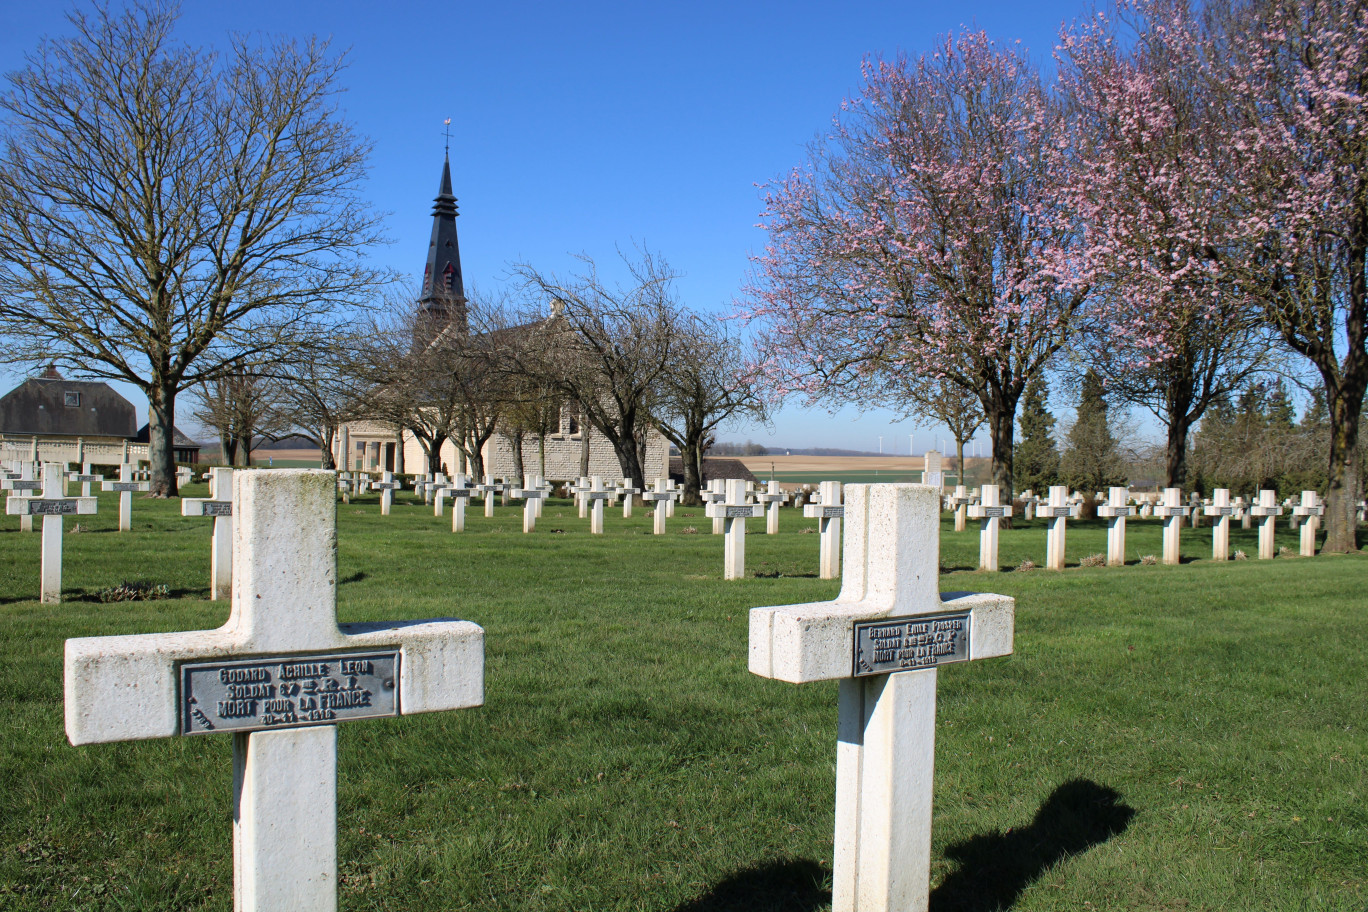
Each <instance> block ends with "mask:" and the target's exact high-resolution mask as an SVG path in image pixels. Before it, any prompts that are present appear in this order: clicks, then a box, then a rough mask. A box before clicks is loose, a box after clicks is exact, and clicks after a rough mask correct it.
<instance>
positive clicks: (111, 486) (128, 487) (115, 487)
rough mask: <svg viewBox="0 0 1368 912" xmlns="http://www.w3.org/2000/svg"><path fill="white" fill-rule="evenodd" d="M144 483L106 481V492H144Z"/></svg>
mask: <svg viewBox="0 0 1368 912" xmlns="http://www.w3.org/2000/svg"><path fill="white" fill-rule="evenodd" d="M146 483H147V482H144V481H106V482H105V488H104V489H105V490H106V491H146V490H147V489H146V488H145V487H143V485H145V484H146Z"/></svg>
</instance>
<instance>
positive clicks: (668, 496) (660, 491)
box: [586, 478, 675, 535]
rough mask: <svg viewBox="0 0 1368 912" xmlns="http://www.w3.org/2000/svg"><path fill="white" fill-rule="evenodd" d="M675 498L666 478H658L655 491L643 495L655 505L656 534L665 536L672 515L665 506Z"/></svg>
mask: <svg viewBox="0 0 1368 912" xmlns="http://www.w3.org/2000/svg"><path fill="white" fill-rule="evenodd" d="M586 490H587V489H586ZM674 497H675V494H674V492H673V491H670V490H669V489H668V488H667V482H666V480H665V479H664V478H657V479H656V480H655V490H654V491H647V492H646V493H644V494H642V495H641V499H642V500H644V501H646V502H647V503H654V504H655V516H654V517H652V518H653V519H654V521H655V522H654V524H653V527H652V531H653V532H654V534H656V535H664V534H665V520H666V519H668V518H669V515H670V514H669V511H668V510H667V509H666V508H665V505H666V504H667V503H670V502H672V501H673V500H674Z"/></svg>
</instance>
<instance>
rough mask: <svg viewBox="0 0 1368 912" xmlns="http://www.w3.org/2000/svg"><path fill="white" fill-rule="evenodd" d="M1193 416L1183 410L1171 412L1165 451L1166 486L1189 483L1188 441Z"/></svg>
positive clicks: (1172, 486)
mask: <svg viewBox="0 0 1368 912" xmlns="http://www.w3.org/2000/svg"><path fill="white" fill-rule="evenodd" d="M1191 430H1192V418H1191V417H1190V416H1189V415H1188V414H1187V412H1186V411H1183V412H1181V413H1180V412H1170V413H1169V426H1168V444H1167V449H1166V452H1165V460H1166V462H1165V468H1164V472H1165V486H1166V487H1170V488H1181V487H1184V486H1185V485H1186V484H1187V474H1188V469H1187V441H1188V433H1189V432H1190V431H1191Z"/></svg>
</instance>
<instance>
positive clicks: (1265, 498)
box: [1249, 490, 1283, 560]
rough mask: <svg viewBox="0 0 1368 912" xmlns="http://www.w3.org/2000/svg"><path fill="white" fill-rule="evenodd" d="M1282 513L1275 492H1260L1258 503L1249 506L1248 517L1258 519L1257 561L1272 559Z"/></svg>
mask: <svg viewBox="0 0 1368 912" xmlns="http://www.w3.org/2000/svg"><path fill="white" fill-rule="evenodd" d="M1282 511H1283V508H1282V506H1281V505H1280V504H1279V503H1278V492H1277V491H1268V490H1263V491H1260V492H1259V500H1258V502H1257V503H1253V504H1250V506H1249V515H1250V516H1256V517H1259V519H1260V522H1259V560H1272V559H1273V548H1274V545H1275V539H1276V536H1277V534H1278V517H1279V516H1282Z"/></svg>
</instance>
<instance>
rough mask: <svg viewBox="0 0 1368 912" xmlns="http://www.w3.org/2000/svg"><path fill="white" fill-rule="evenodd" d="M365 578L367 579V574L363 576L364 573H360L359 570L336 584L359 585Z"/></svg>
mask: <svg viewBox="0 0 1368 912" xmlns="http://www.w3.org/2000/svg"><path fill="white" fill-rule="evenodd" d="M367 578H368V575H367V574H365V573H363V572H361V571H360V570H358V571H357V572H355V573H353V574H352V575H351V576H348V577H346V578H345V579H340V580H338V581H337V582H338V585H341V584H342V583H359V582H361V581H362V580H364V579H367Z"/></svg>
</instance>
